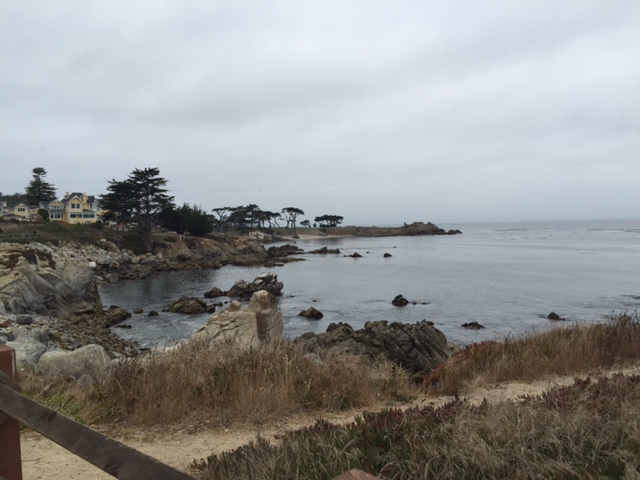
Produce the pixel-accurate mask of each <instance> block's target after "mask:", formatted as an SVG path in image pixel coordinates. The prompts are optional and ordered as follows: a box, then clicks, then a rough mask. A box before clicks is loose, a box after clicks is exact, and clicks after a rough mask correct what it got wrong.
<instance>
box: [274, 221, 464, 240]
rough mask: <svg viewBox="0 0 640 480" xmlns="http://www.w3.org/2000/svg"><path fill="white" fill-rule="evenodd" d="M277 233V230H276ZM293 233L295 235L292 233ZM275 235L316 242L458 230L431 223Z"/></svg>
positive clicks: (313, 229) (429, 233) (285, 238)
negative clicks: (344, 238)
mask: <svg viewBox="0 0 640 480" xmlns="http://www.w3.org/2000/svg"><path fill="white" fill-rule="evenodd" d="M276 232H277V230H276ZM293 232H295V233H293ZM279 233H280V234H278V233H276V235H275V236H277V237H279V238H282V239H284V240H296V239H300V240H318V239H322V238H343V237H409V236H427V235H459V234H461V233H462V232H461V231H460V230H457V229H455V230H444V229H442V228H440V227H438V226H437V225H434V224H433V223H431V222H427V223H423V222H414V223H411V224H405V225H404V226H402V227H375V226H372V227H355V226H344V227H342V226H341V227H327V228H297V229H295V230H291V229H289V230H288V231H287V234H282V232H279Z"/></svg>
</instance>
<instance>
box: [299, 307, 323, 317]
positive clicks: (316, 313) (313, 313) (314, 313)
mask: <svg viewBox="0 0 640 480" xmlns="http://www.w3.org/2000/svg"><path fill="white" fill-rule="evenodd" d="M298 316H299V317H305V318H309V319H311V320H320V319H321V318H322V317H324V315H323V314H322V312H321V311H320V310H318V309H316V308H313V307H309V308H307V309H306V310H302V311H301V312H300V313H299V314H298Z"/></svg>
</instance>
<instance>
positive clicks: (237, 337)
mask: <svg viewBox="0 0 640 480" xmlns="http://www.w3.org/2000/svg"><path fill="white" fill-rule="evenodd" d="M282 332H283V322H282V313H281V312H280V310H279V309H278V302H277V299H276V298H275V297H274V296H273V295H272V294H271V293H269V292H267V291H266V290H260V291H257V292H255V293H254V294H253V295H252V296H251V299H250V300H249V306H248V307H247V308H246V309H244V310H243V309H242V304H241V303H240V302H239V301H237V300H234V301H233V302H231V303H230V304H229V306H228V307H227V308H226V309H225V310H223V311H222V312H220V313H214V314H213V315H211V317H210V318H209V321H208V322H207V324H206V325H205V326H203V327H201V328H200V329H198V330H197V331H196V332H195V333H194V334H193V336H192V338H193V339H196V340H202V341H209V342H221V343H227V342H234V343H235V344H237V345H238V347H240V348H249V347H256V346H258V345H259V344H260V343H262V342H265V341H270V340H274V339H277V338H281V337H282Z"/></svg>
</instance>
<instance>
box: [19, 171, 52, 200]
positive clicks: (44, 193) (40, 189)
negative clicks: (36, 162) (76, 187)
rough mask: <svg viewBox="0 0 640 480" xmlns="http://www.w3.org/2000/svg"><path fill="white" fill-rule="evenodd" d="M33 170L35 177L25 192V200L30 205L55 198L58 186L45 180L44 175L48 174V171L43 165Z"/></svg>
mask: <svg viewBox="0 0 640 480" xmlns="http://www.w3.org/2000/svg"><path fill="white" fill-rule="evenodd" d="M32 172H33V179H32V180H31V181H30V182H29V184H28V185H27V187H26V188H25V192H24V193H25V195H24V197H25V201H26V202H27V203H28V204H29V205H39V204H40V202H48V201H51V200H55V198H56V188H55V187H54V186H53V184H51V183H49V182H46V181H45V180H44V177H46V176H47V171H46V170H45V169H44V168H42V167H36V168H34V169H33V170H32Z"/></svg>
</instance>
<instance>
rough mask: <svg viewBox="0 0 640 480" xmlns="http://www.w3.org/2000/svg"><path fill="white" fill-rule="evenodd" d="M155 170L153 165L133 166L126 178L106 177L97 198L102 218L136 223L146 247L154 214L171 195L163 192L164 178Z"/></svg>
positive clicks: (148, 247)
mask: <svg viewBox="0 0 640 480" xmlns="http://www.w3.org/2000/svg"><path fill="white" fill-rule="evenodd" d="M159 174H160V170H159V169H157V168H145V169H143V170H139V169H137V168H136V169H135V170H134V171H133V172H131V174H130V175H129V178H127V179H126V180H123V181H120V182H118V181H116V180H110V181H109V186H108V187H107V191H108V193H106V194H104V195H102V196H101V198H100V204H101V205H102V208H103V209H104V210H106V212H105V214H106V218H108V219H116V218H119V219H120V221H125V220H131V221H133V222H135V223H136V224H137V226H138V228H139V229H140V233H142V241H143V243H144V247H145V249H146V250H147V251H151V232H152V231H153V228H154V227H155V225H156V223H157V220H158V216H159V215H160V213H161V212H162V211H163V210H165V209H167V208H170V207H171V206H172V205H173V197H172V196H169V195H167V192H168V190H167V189H166V188H164V186H165V185H166V184H167V180H165V179H164V178H162V177H159V176H158V175H159ZM103 218H105V216H104V215H103Z"/></svg>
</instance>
